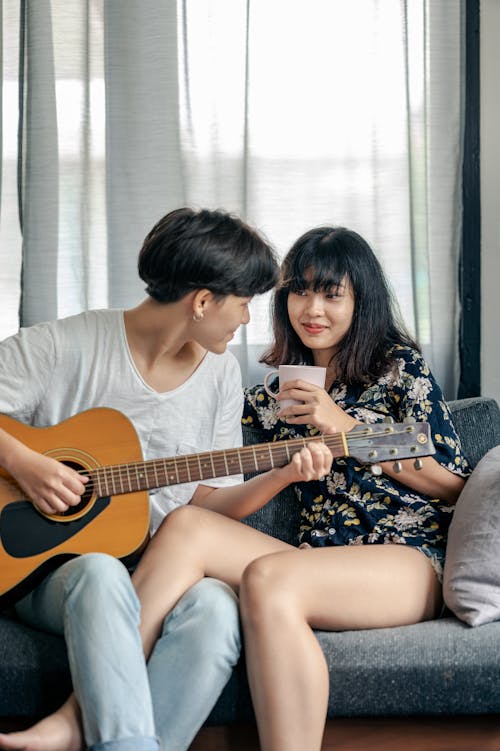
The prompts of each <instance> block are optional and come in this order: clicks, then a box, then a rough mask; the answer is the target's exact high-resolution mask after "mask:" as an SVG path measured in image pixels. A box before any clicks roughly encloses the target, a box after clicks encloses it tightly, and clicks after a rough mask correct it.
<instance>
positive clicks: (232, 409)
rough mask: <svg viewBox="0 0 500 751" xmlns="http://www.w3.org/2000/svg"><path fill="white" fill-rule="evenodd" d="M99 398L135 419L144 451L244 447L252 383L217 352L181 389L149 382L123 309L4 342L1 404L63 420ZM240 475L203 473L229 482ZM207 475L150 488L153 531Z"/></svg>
mask: <svg viewBox="0 0 500 751" xmlns="http://www.w3.org/2000/svg"><path fill="white" fill-rule="evenodd" d="M93 407H112V408H114V409H117V410H119V411H121V412H123V413H124V414H125V415H126V416H127V417H128V418H129V419H130V420H131V422H132V423H133V425H134V427H135V429H136V431H137V434H138V437H139V440H140V443H141V446H142V452H143V457H144V459H156V458H165V457H170V456H177V455H184V454H191V453H198V452H201V451H213V450H218V449H226V448H234V447H236V446H241V444H242V435H241V414H242V408H243V391H242V384H241V373H240V368H239V365H238V362H237V360H236V358H235V357H234V355H232V354H231V353H230V352H225V353H224V354H221V355H215V354H213V353H211V352H208V353H207V354H206V355H205V357H204V358H203V360H202V362H201V363H200V365H199V366H198V368H197V369H196V371H195V372H194V373H193V374H192V375H191V376H190V377H189V378H188V379H187V380H186V381H185V382H184V383H183V384H181V385H180V386H178V387H177V388H176V389H173V390H172V391H167V392H164V393H158V392H157V391H155V390H154V389H152V388H151V387H150V386H148V384H147V383H145V382H144V380H143V379H142V377H141V375H140V373H139V372H138V370H137V368H136V366H135V363H134V361H133V359H132V356H131V354H130V350H129V347H128V343H127V338H126V333H125V325H124V318H123V311H122V310H94V311H89V312H85V313H80V314H78V315H76V316H71V317H69V318H64V319H60V320H58V321H53V322H51V323H42V324H38V325H36V326H31V327H28V328H24V329H21V330H20V331H19V333H18V334H16V335H14V336H11V337H9V338H8V339H5V340H4V341H2V342H0V412H1V413H4V414H6V415H9V416H10V417H13V418H14V419H16V420H19V421H21V422H24V423H26V424H30V425H34V426H39V427H47V426H50V425H55V424H57V423H59V422H61V421H62V420H65V419H67V418H68V417H71V416H73V415H75V414H77V413H79V412H82V411H84V410H88V409H92V408H93ZM241 480H242V477H241V475H235V476H232V477H223V478H217V479H213V480H203V484H204V485H212V486H215V487H220V486H222V485H230V484H236V483H239V482H241ZM197 484H198V483H196V482H194V483H185V484H182V485H172V486H169V487H168V488H162V489H161V490H159V491H156V492H154V493H151V495H150V501H151V533H154V532H155V531H156V529H157V528H158V526H159V524H160V523H161V521H162V519H163V518H164V516H165V515H166V514H167V513H168V512H169V511H171V510H172V509H174V508H175V507H177V506H179V505H182V504H185V503H188V502H189V501H190V499H191V497H192V495H193V493H194V491H195V489H196V486H197Z"/></svg>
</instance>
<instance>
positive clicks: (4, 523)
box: [0, 407, 149, 605]
mask: <svg viewBox="0 0 500 751" xmlns="http://www.w3.org/2000/svg"><path fill="white" fill-rule="evenodd" d="M0 428H2V429H3V430H5V431H6V432H8V433H10V434H11V435H13V436H14V437H15V438H17V439H18V440H20V441H21V442H22V443H24V444H26V445H27V446H29V447H30V448H32V449H34V450H35V451H38V452H40V453H42V454H46V455H47V456H51V457H52V458H54V459H57V460H59V461H62V462H64V463H65V464H69V465H70V466H71V467H73V469H76V470H77V471H78V470H82V471H84V472H85V471H88V472H89V474H91V472H92V470H95V469H96V468H99V467H103V466H104V467H105V466H108V465H114V464H117V463H118V462H137V461H139V462H141V461H142V451H141V446H140V443H139V439H138V437H137V434H136V432H135V428H134V427H133V425H132V423H131V422H130V421H129V420H128V418H127V417H125V415H123V414H121V412H118V411H117V410H113V409H108V408H105V407H102V408H96V409H91V410H88V411H87V412H82V413H80V414H78V415H76V416H74V417H71V418H69V419H68V420H65V421H64V422H61V423H59V424H58V425H55V426H53V427H49V428H34V427H30V426H27V425H24V424H22V423H19V422H17V421H16V420H12V419H11V418H9V417H6V416H4V415H0ZM88 485H91V486H92V483H88ZM148 534H149V496H148V493H147V491H145V490H141V491H138V492H132V493H129V492H127V493H126V494H124V495H116V496H114V495H113V496H111V495H108V496H106V497H98V495H97V493H96V492H95V491H94V489H93V487H91V488H90V490H89V491H87V490H86V492H85V494H84V495H83V496H82V502H81V503H80V504H79V505H78V506H77V507H74V508H72V509H69V510H68V511H67V512H65V513H64V514H56V515H50V516H49V515H45V514H43V513H42V512H40V511H39V510H37V509H36V507H34V506H33V504H32V503H31V502H30V501H29V500H28V499H26V497H25V496H24V494H23V492H22V490H21V489H20V487H19V486H18V485H17V484H16V482H15V481H14V480H13V478H12V477H11V476H10V475H9V474H8V473H7V472H6V471H5V470H4V469H3V468H1V467H0V605H5V604H8V603H9V602H11V601H13V600H15V599H19V597H20V596H22V595H23V594H24V593H25V592H27V591H29V589H31V588H32V587H33V586H34V585H36V584H37V583H38V581H40V580H41V579H42V578H43V577H44V576H45V575H46V574H47V573H48V572H49V571H50V570H52V569H54V568H56V567H57V566H58V565H60V564H61V563H62V562H63V561H65V560H67V559H69V558H72V557H74V556H77V555H82V554H84V553H91V552H101V553H108V554H109V555H112V556H114V557H116V558H120V559H121V560H123V561H124V562H126V563H128V562H129V561H132V560H133V559H134V558H135V557H136V555H137V554H138V553H139V552H140V551H141V550H142V549H143V547H144V546H145V545H146V543H147V541H148Z"/></svg>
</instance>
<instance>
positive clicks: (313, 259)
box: [282, 244, 350, 292]
mask: <svg viewBox="0 0 500 751" xmlns="http://www.w3.org/2000/svg"><path fill="white" fill-rule="evenodd" d="M332 251H333V252H332ZM346 277H347V279H348V280H349V281H350V274H349V269H348V268H347V264H346V262H345V256H344V254H343V253H336V252H335V251H334V250H333V249H332V248H331V247H329V246H328V245H326V244H325V245H323V247H321V244H320V245H319V247H314V248H311V247H310V248H307V249H305V250H304V251H303V252H302V253H300V254H298V256H296V257H295V258H294V259H293V263H292V264H291V265H290V267H288V268H287V269H284V277H283V280H282V286H283V287H286V288H288V289H289V290H290V291H292V292H296V291H298V290H301V289H311V290H313V291H314V292H328V291H329V290H331V289H336V288H337V287H339V286H340V285H341V284H342V283H343V282H344V281H345V279H346Z"/></svg>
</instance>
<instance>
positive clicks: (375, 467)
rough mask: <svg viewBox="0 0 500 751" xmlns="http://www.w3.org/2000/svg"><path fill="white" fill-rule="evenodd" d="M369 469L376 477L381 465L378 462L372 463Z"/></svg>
mask: <svg viewBox="0 0 500 751" xmlns="http://www.w3.org/2000/svg"><path fill="white" fill-rule="evenodd" d="M370 469H371V472H372V475H375V476H376V477H378V476H379V475H381V474H382V467H381V466H380V464H372V466H371V467H370Z"/></svg>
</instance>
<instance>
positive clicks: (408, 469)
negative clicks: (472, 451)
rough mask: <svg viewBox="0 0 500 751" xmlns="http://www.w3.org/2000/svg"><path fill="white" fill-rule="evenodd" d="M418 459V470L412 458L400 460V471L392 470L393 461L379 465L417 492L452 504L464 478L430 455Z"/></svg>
mask: <svg viewBox="0 0 500 751" xmlns="http://www.w3.org/2000/svg"><path fill="white" fill-rule="evenodd" d="M420 461H421V462H422V469H419V470H417V469H415V466H414V460H413V459H402V460H401V461H400V464H401V466H402V470H401V472H396V471H395V470H394V462H381V463H380V466H381V467H382V470H383V471H384V472H385V474H386V475H389V477H392V478H394V479H395V480H397V481H398V482H401V483H402V484H403V485H407V486H408V487H409V488H411V489H412V490H416V491H417V493H423V494H424V495H428V496H430V497H431V498H440V499H441V500H443V501H446V502H447V503H449V504H450V505H452V504H454V503H455V502H456V500H457V498H458V496H459V495H460V492H461V490H462V488H463V486H464V484H465V480H464V478H463V477H461V476H460V475H456V474H455V473H454V472H450V471H449V470H448V469H446V467H443V465H442V464H439V462H437V461H436V460H435V459H434V457H432V456H426V457H424V458H422V459H421V460H420Z"/></svg>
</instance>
